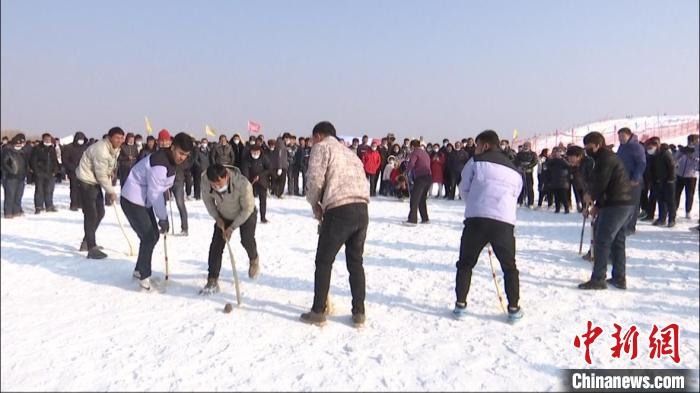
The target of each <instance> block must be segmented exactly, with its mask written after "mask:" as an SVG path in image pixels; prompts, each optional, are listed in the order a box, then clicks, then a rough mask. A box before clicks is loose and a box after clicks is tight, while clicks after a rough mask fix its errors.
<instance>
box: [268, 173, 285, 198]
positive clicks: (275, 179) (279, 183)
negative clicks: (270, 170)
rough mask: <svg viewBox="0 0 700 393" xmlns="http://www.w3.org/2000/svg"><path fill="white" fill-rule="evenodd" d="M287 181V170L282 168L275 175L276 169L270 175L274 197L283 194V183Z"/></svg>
mask: <svg viewBox="0 0 700 393" xmlns="http://www.w3.org/2000/svg"><path fill="white" fill-rule="evenodd" d="M285 183H287V170H286V169H282V174H281V175H279V176H277V171H275V173H274V175H272V179H271V183H270V184H271V188H272V190H273V193H274V194H275V196H276V197H278V198H279V197H280V196H282V194H284V185H285Z"/></svg>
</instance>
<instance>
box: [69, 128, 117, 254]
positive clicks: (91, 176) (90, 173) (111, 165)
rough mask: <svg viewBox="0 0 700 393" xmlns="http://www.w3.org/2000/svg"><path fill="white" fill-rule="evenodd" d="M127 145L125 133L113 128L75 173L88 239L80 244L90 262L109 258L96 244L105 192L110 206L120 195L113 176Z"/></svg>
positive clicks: (87, 155)
mask: <svg viewBox="0 0 700 393" xmlns="http://www.w3.org/2000/svg"><path fill="white" fill-rule="evenodd" d="M123 143H124V131H123V130H122V129H121V128H119V127H113V128H112V129H110V130H109V132H108V133H107V137H106V138H104V139H103V140H101V141H99V142H97V143H95V144H93V145H92V146H90V147H88V148H87V150H85V153H83V156H82V157H81V158H80V164H78V169H76V171H75V175H76V177H77V178H78V190H79V192H80V200H81V201H82V205H83V219H84V220H83V228H84V230H85V236H84V237H83V241H82V243H81V244H80V251H87V252H88V254H87V257H88V258H90V259H102V258H106V257H107V254H105V253H104V252H102V250H100V247H98V246H97V242H96V240H95V232H97V227H99V226H100V221H102V218H103V217H104V216H105V197H104V195H103V194H102V189H103V188H104V190H105V193H106V194H107V202H108V203H113V202H114V201H115V200H116V199H117V191H116V190H115V189H114V186H113V185H112V176H113V175H114V170H115V169H116V167H117V157H118V156H119V151H120V148H121V146H122V144H123Z"/></svg>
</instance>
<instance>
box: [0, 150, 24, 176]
mask: <svg viewBox="0 0 700 393" xmlns="http://www.w3.org/2000/svg"><path fill="white" fill-rule="evenodd" d="M0 156H1V157H2V175H3V176H4V177H8V178H15V179H16V178H19V179H24V177H25V176H27V170H28V163H27V157H26V156H25V154H24V152H23V151H22V149H20V150H15V149H14V147H13V146H9V147H4V148H3V149H2V153H1V154H0Z"/></svg>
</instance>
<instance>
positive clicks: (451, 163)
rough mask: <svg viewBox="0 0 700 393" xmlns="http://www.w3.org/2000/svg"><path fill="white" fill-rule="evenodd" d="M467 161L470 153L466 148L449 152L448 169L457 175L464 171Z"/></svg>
mask: <svg viewBox="0 0 700 393" xmlns="http://www.w3.org/2000/svg"><path fill="white" fill-rule="evenodd" d="M467 161H469V153H468V152H467V151H466V150H464V149H459V150H453V151H452V152H451V153H448V154H447V171H448V172H450V173H452V174H453V175H455V176H456V175H457V174H460V173H462V169H464V165H466V164H467Z"/></svg>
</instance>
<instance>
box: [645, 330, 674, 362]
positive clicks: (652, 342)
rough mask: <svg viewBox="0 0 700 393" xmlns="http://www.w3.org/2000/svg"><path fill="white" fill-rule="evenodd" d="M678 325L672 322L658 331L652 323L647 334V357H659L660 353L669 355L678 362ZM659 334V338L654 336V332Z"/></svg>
mask: <svg viewBox="0 0 700 393" xmlns="http://www.w3.org/2000/svg"><path fill="white" fill-rule="evenodd" d="M678 332H679V329H678V325H677V324H675V323H672V324H670V325H668V326H666V327H665V328H663V329H661V330H660V331H659V328H658V327H656V325H654V327H653V328H652V329H651V334H650V335H649V348H650V349H651V352H650V353H649V358H651V359H653V358H655V357H656V358H660V357H661V356H662V355H669V356H670V357H671V359H673V361H674V362H676V363H679V362H680V361H681V357H680V356H679V355H678V336H679V334H678ZM657 333H659V334H660V335H661V339H658V338H657V337H656V334H657Z"/></svg>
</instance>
